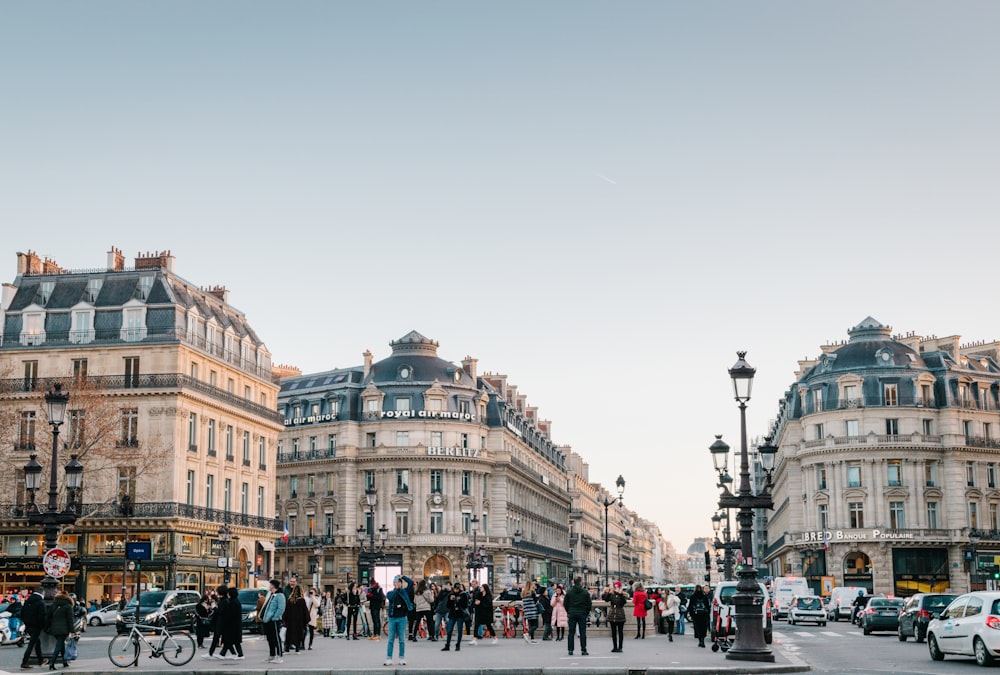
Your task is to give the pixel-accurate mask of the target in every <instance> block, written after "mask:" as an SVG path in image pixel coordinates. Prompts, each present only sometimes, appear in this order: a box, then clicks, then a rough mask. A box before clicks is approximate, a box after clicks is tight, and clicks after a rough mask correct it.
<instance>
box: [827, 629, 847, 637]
mask: <svg viewBox="0 0 1000 675" xmlns="http://www.w3.org/2000/svg"><path fill="white" fill-rule="evenodd" d="M822 635H829V636H830V637H843V636H844V634H843V633H835V632H834V631H832V630H825V631H823V632H822Z"/></svg>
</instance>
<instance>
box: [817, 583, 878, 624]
mask: <svg viewBox="0 0 1000 675" xmlns="http://www.w3.org/2000/svg"><path fill="white" fill-rule="evenodd" d="M867 592H868V591H866V590H865V589H863V588H861V587H860V586H837V587H835V588H833V590H831V591H830V602H829V603H828V604H827V606H826V616H827V618H828V619H830V621H840V620H841V619H843V620H845V621H849V620H850V619H851V611H852V610H853V604H852V603H853V602H854V599H855V598H856V597H858V593H861V594H862V595H865V594H866V593H867Z"/></svg>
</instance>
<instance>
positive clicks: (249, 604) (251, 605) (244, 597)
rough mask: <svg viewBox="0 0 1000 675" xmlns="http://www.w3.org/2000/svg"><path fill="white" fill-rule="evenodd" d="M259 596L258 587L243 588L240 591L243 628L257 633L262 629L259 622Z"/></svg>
mask: <svg viewBox="0 0 1000 675" xmlns="http://www.w3.org/2000/svg"><path fill="white" fill-rule="evenodd" d="M257 597H258V590H257V589H256V588H243V589H240V591H239V600H240V613H241V615H242V617H243V619H242V622H243V630H245V631H248V632H250V633H256V632H258V631H259V630H260V624H259V623H257Z"/></svg>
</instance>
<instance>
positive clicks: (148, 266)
mask: <svg viewBox="0 0 1000 675" xmlns="http://www.w3.org/2000/svg"><path fill="white" fill-rule="evenodd" d="M135 268H136V269H137V270H164V271H166V272H173V271H174V256H172V255H170V251H153V252H152V253H150V252H149V251H146V254H145V255H143V254H141V253H140V254H138V255H136V257H135Z"/></svg>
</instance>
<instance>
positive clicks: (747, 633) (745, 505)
mask: <svg viewBox="0 0 1000 675" xmlns="http://www.w3.org/2000/svg"><path fill="white" fill-rule="evenodd" d="M736 355H737V357H738V360H737V361H736V364H735V365H733V367H732V368H730V369H729V377H730V378H731V379H732V381H733V394H734V396H735V399H736V402H737V403H738V404H739V407H740V486H739V491H738V492H737V494H735V495H734V494H732V492H730V491H729V488H728V486H727V487H723V492H722V496H721V497H720V498H719V508H723V509H739V513H738V515H737V522H738V523H739V525H740V550H741V552H742V554H743V563H742V565H741V566H740V568H739V570H738V574H739V582H738V583H737V585H736V593H735V594H734V595H733V604H734V605H735V607H736V612H735V613H736V623H737V625H738V626H739V627H740V630H739V631H738V632H737V634H736V640H735V642H734V643H733V646H732V647H731V648H730V649H729V651H728V652H727V653H726V658H727V659H733V660H737V661H769V662H773V661H774V654H773V653H772V652H771V649H770V648H769V647H768V646H767V644H765V642H764V624H763V616H762V614H761V613H762V612H763V602H762V598H761V597H760V585H759V583H758V581H757V568H756V562H757V561H756V560H755V559H754V551H753V516H754V509H771V508H774V502H773V501H772V499H771V492H770V487H771V482H770V476H771V473H770V471H771V470H772V469H773V467H774V464H773V461H774V454H775V452H776V449H774V450H771V449H770V448H772V447H773V446H771V444H770V442H767V443H765V445H766V446H767V447H768V448H769V450H768V451H767V452H766V453H762V454H761V464H762V466H763V467H764V470H765V471H766V472H767V475H768V483H767V486H766V487H765V488H764V490H763V491H762V492H761V493H760V494H757V495H754V494H753V491H752V489H751V485H750V455H749V452H748V450H747V416H746V410H747V402H748V401H749V400H750V392H751V389H752V388H753V377H754V375H755V374H756V372H757V371H756V370H755V369H754V368H753V367H752V366H751V365H750V364H749V363H747V362H746V359H745V358H744V357H745V356H746V352H743V351H740V352H736ZM721 440H722V439H721V438H718V437H717V439H716V442H715V443H713V444H712V446H711V447H710V448H709V451H710V452H711V453H712V458H713V461H714V463H715V468H716V471H719V469H720V466H721V467H725V466H726V464H727V460H726V454H727V451H728V446H726V450H723V449H722V447H721V446H724V445H725V443H721ZM764 454H766V455H767V458H766V459H765V456H764ZM765 462H767V463H765ZM720 482H722V481H721V473H720Z"/></svg>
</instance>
